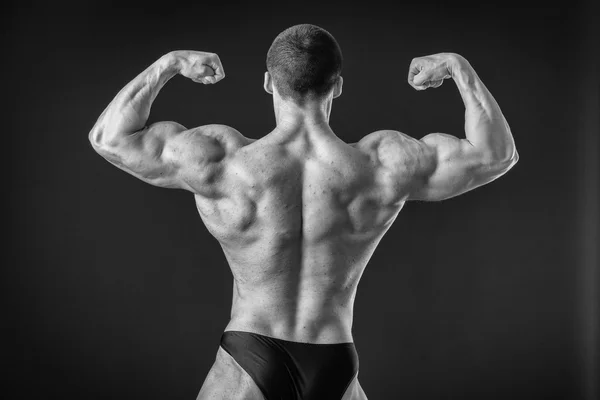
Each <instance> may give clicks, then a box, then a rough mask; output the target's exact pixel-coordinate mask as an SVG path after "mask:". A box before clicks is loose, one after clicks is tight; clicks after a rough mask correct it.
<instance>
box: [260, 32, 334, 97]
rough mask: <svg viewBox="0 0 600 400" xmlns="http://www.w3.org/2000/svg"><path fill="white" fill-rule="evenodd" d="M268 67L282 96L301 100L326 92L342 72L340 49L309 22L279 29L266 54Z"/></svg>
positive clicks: (332, 40)
mask: <svg viewBox="0 0 600 400" xmlns="http://www.w3.org/2000/svg"><path fill="white" fill-rule="evenodd" d="M267 70H268V71H269V73H270V74H271V77H272V79H273V84H274V85H275V87H276V88H277V92H278V93H279V94H280V95H281V97H282V98H284V99H287V98H292V99H293V100H294V101H296V102H302V101H303V100H304V99H306V98H307V97H316V98H321V97H324V96H325V95H327V94H328V93H329V91H330V90H331V89H332V88H333V86H334V85H335V83H336V82H337V80H338V77H339V76H340V73H341V72H342V50H341V49H340V46H339V45H338V43H337V41H336V40H335V39H334V37H333V36H332V35H331V34H330V33H329V32H327V31H326V30H325V29H323V28H320V27H318V26H315V25H311V24H301V25H295V26H292V27H290V28H288V29H286V30H284V31H283V32H281V33H280V34H279V35H278V36H277V37H276V38H275V40H274V41H273V44H271V47H270V48H269V51H268V53H267Z"/></svg>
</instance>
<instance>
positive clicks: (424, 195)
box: [409, 133, 503, 201]
mask: <svg viewBox="0 0 600 400" xmlns="http://www.w3.org/2000/svg"><path fill="white" fill-rule="evenodd" d="M419 142H420V145H421V146H423V147H425V148H426V150H425V151H423V152H421V154H422V156H424V157H427V158H428V159H427V160H425V161H423V162H421V164H422V165H427V168H425V169H423V170H422V171H416V175H415V184H414V186H413V190H412V191H411V193H410V195H409V199H410V200H428V201H435V200H444V199H448V198H450V197H454V196H458V195H460V194H462V193H465V192H467V191H469V190H472V189H475V188H476V187H478V186H481V185H484V184H486V183H489V182H491V181H492V180H494V179H496V178H497V177H499V176H500V175H502V173H503V171H502V170H501V168H498V165H497V164H494V167H492V166H491V165H492V164H491V163H488V162H487V161H486V156H485V154H483V153H482V152H481V151H479V150H478V149H477V148H475V147H474V146H473V145H472V144H471V142H469V141H468V140H467V139H459V138H457V137H455V136H451V135H446V134H443V133H433V134H430V135H427V136H425V137H424V138H423V139H421V140H420V141H419Z"/></svg>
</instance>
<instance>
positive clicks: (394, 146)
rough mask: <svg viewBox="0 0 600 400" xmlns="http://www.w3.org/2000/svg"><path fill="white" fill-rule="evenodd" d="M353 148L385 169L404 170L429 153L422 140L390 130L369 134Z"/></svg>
mask: <svg viewBox="0 0 600 400" xmlns="http://www.w3.org/2000/svg"><path fill="white" fill-rule="evenodd" d="M354 147H355V148H357V149H358V150H360V151H363V152H365V153H367V154H369V156H370V157H371V159H372V160H373V161H376V162H377V163H378V164H380V165H381V166H383V167H387V168H400V167H405V168H406V167H408V166H409V165H411V164H415V163H419V162H420V161H421V160H422V159H423V158H427V156H428V153H429V149H428V146H427V145H426V144H425V142H423V141H422V140H418V139H415V138H413V137H412V136H409V135H407V134H405V133H402V132H400V131H396V130H390V129H385V130H380V131H376V132H373V133H370V134H368V135H367V136H365V137H364V138H362V139H361V140H360V141H359V142H358V143H356V144H355V145H354Z"/></svg>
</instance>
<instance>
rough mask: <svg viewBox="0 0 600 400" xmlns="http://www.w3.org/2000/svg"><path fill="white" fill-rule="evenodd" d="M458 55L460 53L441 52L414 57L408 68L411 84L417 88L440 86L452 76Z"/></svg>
mask: <svg viewBox="0 0 600 400" xmlns="http://www.w3.org/2000/svg"><path fill="white" fill-rule="evenodd" d="M458 57H460V56H458V54H453V53H439V54H433V55H430V56H424V57H417V58H414V59H413V60H412V62H411V63H410V68H409V69H408V83H409V85H410V86H412V87H414V88H415V89H417V90H425V89H427V88H430V87H433V88H437V87H440V86H441V85H442V83H444V79H448V78H451V77H452V67H453V66H454V65H455V64H456V62H457V60H458Z"/></svg>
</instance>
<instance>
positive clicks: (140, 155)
mask: <svg viewBox="0 0 600 400" xmlns="http://www.w3.org/2000/svg"><path fill="white" fill-rule="evenodd" d="M214 129H217V128H215V127H213V126H211V125H207V126H203V127H198V128H194V129H186V128H185V127H184V126H182V125H180V124H177V123H175V122H158V123H155V124H152V125H150V126H149V127H146V128H143V129H141V130H139V131H137V132H135V133H133V134H131V135H127V136H122V137H120V138H119V139H118V140H117V141H116V143H113V144H112V145H109V146H104V147H103V148H102V149H98V152H99V153H100V154H101V155H102V156H104V157H105V158H106V159H107V160H108V161H110V162H111V163H113V164H115V165H116V166H118V167H119V168H121V169H123V170H124V171H126V172H129V173H130V174H132V175H134V176H135V177H137V178H139V179H141V180H143V181H144V182H147V183H150V184H152V185H155V186H160V187H168V188H179V189H186V190H189V191H192V192H196V193H199V192H204V191H209V190H210V188H209V186H210V185H209V184H208V182H212V181H214V179H213V178H214V175H215V174H217V173H218V168H219V165H220V161H221V160H222V159H223V158H224V156H225V150H224V147H223V146H222V144H221V142H220V141H218V140H217V139H215V138H214V137H213V136H212V135H211V134H210V133H212V131H213V130H214Z"/></svg>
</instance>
